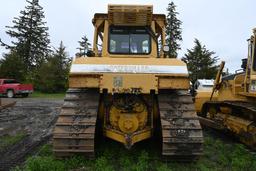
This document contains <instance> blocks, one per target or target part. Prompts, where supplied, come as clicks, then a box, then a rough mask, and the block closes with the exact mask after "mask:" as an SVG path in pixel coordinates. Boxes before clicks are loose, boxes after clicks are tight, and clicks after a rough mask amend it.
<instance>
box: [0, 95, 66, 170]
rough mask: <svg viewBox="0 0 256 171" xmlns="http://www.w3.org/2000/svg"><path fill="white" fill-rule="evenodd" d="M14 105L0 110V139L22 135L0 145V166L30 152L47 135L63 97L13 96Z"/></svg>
mask: <svg viewBox="0 0 256 171" xmlns="http://www.w3.org/2000/svg"><path fill="white" fill-rule="evenodd" d="M14 100H15V101H16V105H15V106H13V107H9V108H7V109H2V110H1V111H0V140H1V138H3V137H4V136H9V135H10V136H15V135H16V134H19V133H22V134H23V135H24V137H23V138H22V140H21V141H19V142H18V143H16V144H15V145H13V146H8V147H6V148H0V156H1V158H0V170H8V169H9V168H10V167H12V166H15V165H17V164H19V163H21V162H23V160H24V159H25V156H27V155H28V154H32V153H33V151H35V148H37V147H38V146H39V145H41V144H43V143H45V142H46V141H48V140H49V139H50V137H51V133H52V129H53V126H54V123H55V121H56V119H57V115H58V113H59V112H60V108H61V106H62V104H63V100H61V99H60V100H59V99H40V98H15V99H14Z"/></svg>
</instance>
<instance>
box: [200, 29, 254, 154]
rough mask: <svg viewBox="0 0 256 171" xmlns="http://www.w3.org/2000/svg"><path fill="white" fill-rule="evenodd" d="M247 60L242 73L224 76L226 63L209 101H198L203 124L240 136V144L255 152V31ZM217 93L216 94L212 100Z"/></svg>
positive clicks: (218, 76) (244, 61) (219, 73)
mask: <svg viewBox="0 0 256 171" xmlns="http://www.w3.org/2000/svg"><path fill="white" fill-rule="evenodd" d="M248 42H249V46H248V57H247V58H246V59H243V60H242V66H241V67H242V72H239V73H236V74H232V75H228V76H224V77H222V78H221V73H222V70H223V68H224V64H225V63H224V62H222V63H221V65H220V70H219V71H218V74H217V76H216V79H215V83H214V87H213V90H212V93H211V95H210V94H209V97H208V100H207V101H206V100H205V101H204V102H202V101H200V96H197V97H196V98H195V103H196V104H197V103H201V104H197V106H202V108H201V112H200V113H199V116H200V117H199V118H200V122H201V124H203V125H206V126H209V127H212V128H215V129H219V130H223V131H224V130H225V131H229V132H231V133H233V134H234V135H235V136H237V137H238V138H239V139H240V141H241V142H243V143H244V144H246V145H247V146H249V147H251V148H252V149H254V150H255V149H256V29H254V30H253V35H252V36H251V38H250V39H249V40H248ZM215 91H218V93H217V95H216V96H215V97H214V98H212V97H213V94H214V92H215Z"/></svg>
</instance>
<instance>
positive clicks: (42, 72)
mask: <svg viewBox="0 0 256 171" xmlns="http://www.w3.org/2000/svg"><path fill="white" fill-rule="evenodd" d="M70 63H71V59H70V58H69V57H68V55H67V52H66V51H65V46H64V45H63V42H62V41H61V43H60V46H59V47H58V49H55V52H54V53H53V56H52V57H50V58H49V59H48V61H47V62H45V63H44V64H43V65H42V66H41V68H40V69H39V79H38V80H39V83H38V84H37V85H39V87H38V89H39V90H41V91H42V92H47V93H55V92H63V91H64V90H65V89H66V87H67V81H68V73H69V68H70Z"/></svg>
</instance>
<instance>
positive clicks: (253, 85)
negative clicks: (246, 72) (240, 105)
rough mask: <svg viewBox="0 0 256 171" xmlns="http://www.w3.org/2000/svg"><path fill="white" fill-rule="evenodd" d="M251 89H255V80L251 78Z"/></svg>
mask: <svg viewBox="0 0 256 171" xmlns="http://www.w3.org/2000/svg"><path fill="white" fill-rule="evenodd" d="M251 91H256V80H252V82H251Z"/></svg>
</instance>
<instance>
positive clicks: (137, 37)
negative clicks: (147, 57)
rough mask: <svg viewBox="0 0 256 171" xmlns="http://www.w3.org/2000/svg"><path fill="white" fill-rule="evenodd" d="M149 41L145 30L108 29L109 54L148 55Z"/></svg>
mask: <svg viewBox="0 0 256 171" xmlns="http://www.w3.org/2000/svg"><path fill="white" fill-rule="evenodd" d="M150 46H151V39H150V35H149V34H148V32H147V30H146V29H145V28H140V27H138V28H134V27H110V34H109V49H108V50H109V53H111V54H149V53H150V51H151V48H150Z"/></svg>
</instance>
